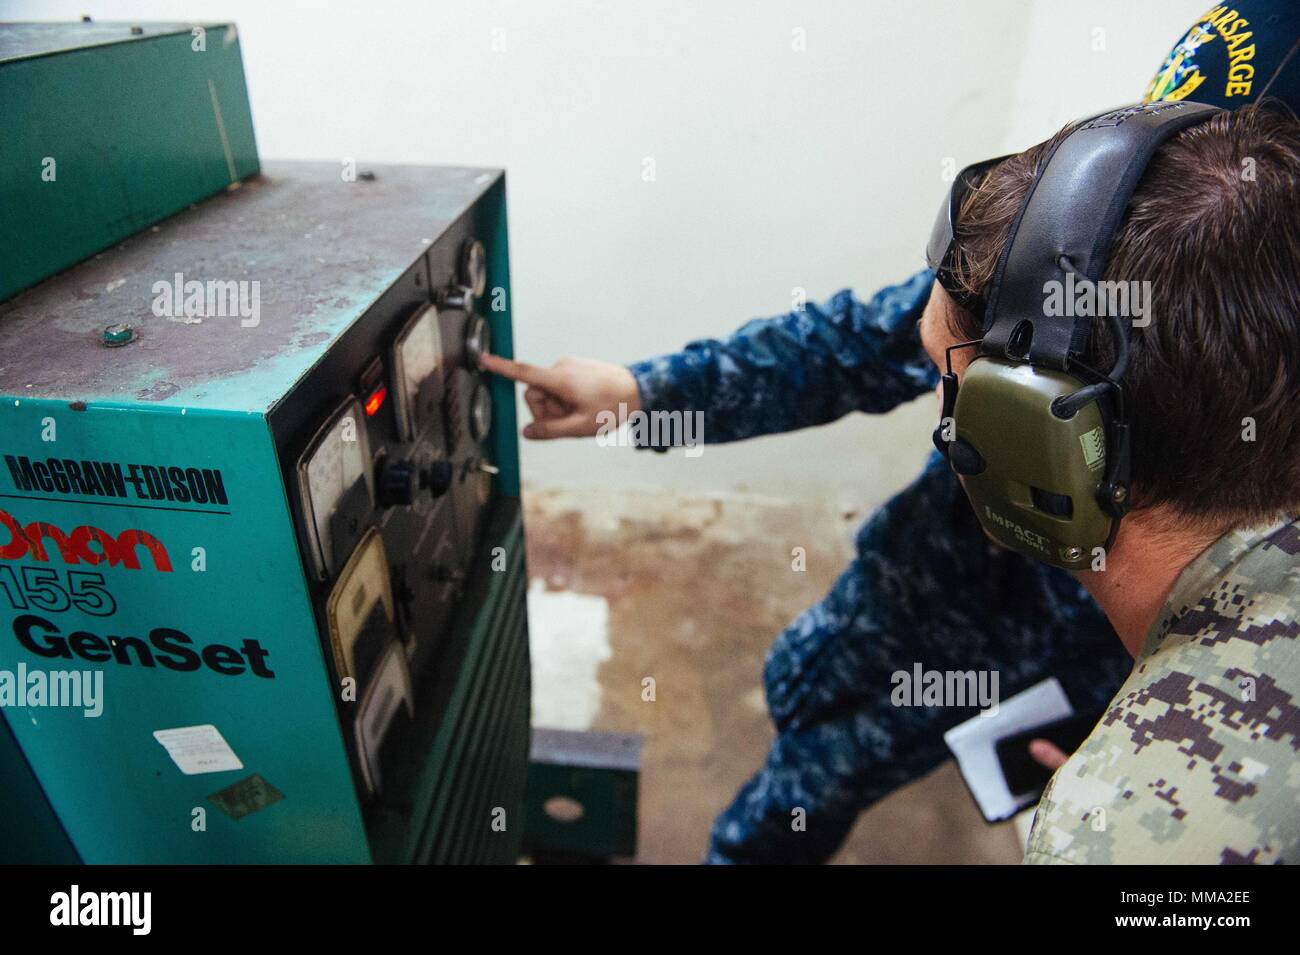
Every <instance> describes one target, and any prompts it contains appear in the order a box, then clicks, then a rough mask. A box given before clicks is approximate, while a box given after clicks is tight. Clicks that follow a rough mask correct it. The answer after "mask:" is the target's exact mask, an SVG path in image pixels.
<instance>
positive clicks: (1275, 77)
mask: <svg viewBox="0 0 1300 955" xmlns="http://www.w3.org/2000/svg"><path fill="white" fill-rule="evenodd" d="M1262 96H1274V97H1277V98H1278V99H1280V100H1282V101H1283V102H1285V103H1286V104H1287V105H1288V106H1290V107H1291V109H1292V110H1293V111H1294V112H1296V113H1300V3H1298V2H1297V0H1238V2H1237V3H1230V4H1220V5H1219V6H1215V7H1211V8H1210V9H1209V10H1208V11H1207V12H1206V13H1204V14H1202V15H1201V16H1200V17H1199V18H1198V19H1197V20H1196V22H1195V23H1193V24H1192V26H1191V29H1189V30H1188V31H1187V33H1186V34H1185V35H1184V36H1183V38H1182V39H1181V40H1179V41H1178V43H1177V44H1176V45H1175V46H1174V48H1173V49H1172V50H1171V51H1170V52H1169V55H1168V56H1167V57H1165V60H1164V62H1163V63H1162V64H1161V65H1160V68H1159V69H1158V70H1157V71H1156V75H1155V76H1154V77H1152V78H1151V82H1150V84H1148V86H1147V91H1146V95H1145V96H1144V97H1143V99H1144V100H1145V101H1147V102H1151V101H1154V100H1181V99H1187V100H1193V101H1195V102H1197V103H1210V104H1212V105H1214V106H1222V107H1224V108H1226V109H1233V108H1235V107H1237V106H1243V105H1245V104H1246V103H1251V102H1254V101H1255V100H1257V99H1259V98H1260V97H1262Z"/></svg>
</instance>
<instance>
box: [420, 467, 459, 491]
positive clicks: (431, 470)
mask: <svg viewBox="0 0 1300 955" xmlns="http://www.w3.org/2000/svg"><path fill="white" fill-rule="evenodd" d="M453 477H454V472H453V470H452V466H451V462H450V461H447V460H445V459H443V458H439V459H438V460H437V461H430V462H429V466H428V467H426V468H425V469H424V470H423V471H421V472H420V487H421V488H423V489H424V490H426V491H428V492H429V494H430V495H432V496H433V497H442V495H444V494H446V493H447V491H448V490H450V489H451V482H452V478H453Z"/></svg>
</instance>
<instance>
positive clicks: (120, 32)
mask: <svg viewBox="0 0 1300 955" xmlns="http://www.w3.org/2000/svg"><path fill="white" fill-rule="evenodd" d="M195 27H202V28H203V29H204V30H217V29H225V30H230V31H232V33H233V31H234V29H235V25H234V24H233V23H225V22H209V21H206V20H204V21H196V22H194V23H134V22H126V21H122V22H108V21H104V22H99V21H91V20H83V21H81V22H80V23H0V64H4V63H5V62H8V61H9V60H25V59H29V58H31V57H34V56H50V55H51V54H54V53H69V52H71V51H73V50H81V49H85V48H86V47H88V46H105V45H107V44H109V43H129V42H131V41H134V40H147V39H149V38H150V37H158V36H171V35H172V34H175V33H191V32H193V30H194V28H195Z"/></svg>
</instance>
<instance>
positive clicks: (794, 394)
mask: <svg viewBox="0 0 1300 955" xmlns="http://www.w3.org/2000/svg"><path fill="white" fill-rule="evenodd" d="M931 281H932V278H931V274H930V272H928V271H923V272H920V273H918V274H916V275H914V276H913V277H912V278H911V279H909V280H908V281H907V282H904V283H903V284H901V285H897V286H893V287H889V288H885V289H882V290H881V291H880V292H878V293H877V294H876V295H875V296H874V297H873V298H872V299H871V300H870V301H868V302H861V301H859V300H857V299H856V298H854V297H853V295H852V293H851V292H849V291H842V292H840V293H839V294H837V295H835V296H834V297H833V298H831V299H830V301H829V302H827V303H826V304H825V305H822V306H816V305H809V306H807V307H806V308H805V309H803V310H802V311H797V312H793V313H791V314H788V315H784V316H781V317H779V318H773V319H767V320H758V321H753V322H750V323H748V324H746V325H745V326H744V327H742V328H741V329H740V330H739V331H738V332H736V333H735V334H734V335H732V336H731V337H730V338H728V339H726V340H725V341H715V340H705V341H697V342H692V343H690V344H689V345H687V346H686V348H685V349H684V350H683V351H682V352H680V353H678V354H675V355H668V356H664V357H662V358H655V359H651V360H649V361H645V362H641V363H638V364H636V365H633V366H631V370H632V373H633V374H634V375H635V376H636V379H637V383H638V385H639V387H640V391H641V400H642V405H643V407H644V408H645V410H647V411H668V412H671V411H682V412H686V411H701V412H703V414H704V438H705V440H706V441H708V442H710V443H717V442H723V441H735V440H740V439H742V438H749V437H755V436H758V435H764V434H774V433H778V432H785V431H794V430H796V429H799V428H805V427H809V426H812V425H819V424H825V423H827V422H830V421H834V420H836V419H837V418H840V417H842V416H843V415H845V414H847V413H849V412H851V411H866V412H874V413H882V412H886V411H889V410H890V409H891V408H894V407H895V406H897V405H899V404H901V403H903V402H905V401H910V400H912V399H914V398H916V397H917V396H919V395H922V394H926V393H929V392H932V390H933V389H934V387H935V384H936V381H937V372H936V370H935V368H934V366H933V364H932V363H931V362H930V360H929V358H928V357H927V356H926V354H925V352H924V350H923V349H922V348H921V340H920V332H919V329H918V324H917V323H918V320H919V319H920V316H921V312H922V310H923V309H924V307H925V302H926V298H927V297H928V295H929V291H930V284H931ZM856 549H857V555H856V557H855V558H854V560H853V562H852V563H851V564H850V565H849V567H848V568H847V569H846V570H845V571H844V573H843V574H842V575H841V576H840V578H839V580H837V581H836V583H835V585H834V587H832V589H831V591H830V593H828V594H827V595H826V597H825V598H824V599H823V600H822V601H821V602H820V603H818V604H816V605H815V606H813V607H811V608H809V609H808V610H807V611H805V612H804V613H803V614H801V615H800V616H799V617H798V619H796V620H795V621H794V623H792V624H791V625H790V627H789V628H787V629H786V631H785V632H784V633H782V634H781V635H780V637H778V638H777V641H776V643H775V644H774V645H773V647H772V649H771V651H770V652H769V654H768V657H767V662H766V665H765V668H764V674H763V676H764V684H765V688H766V692H767V702H768V708H769V710H770V712H771V715H772V720H773V722H774V723H775V726H776V733H777V736H776V740H775V742H774V743H773V744H772V748H771V750H770V752H769V754H768V757H767V761H766V763H765V765H764V766H763V767H762V769H760V770H759V771H758V773H756V774H755V775H754V777H753V778H752V779H751V780H750V781H749V782H748V783H746V784H745V786H744V787H743V788H742V789H741V791H740V792H739V793H738V794H737V796H736V798H735V800H734V802H733V803H732V804H731V806H730V807H728V808H727V809H726V810H725V811H724V812H723V813H722V814H721V815H720V816H719V817H718V820H717V822H716V823H715V825H714V829H713V836H712V840H711V844H710V847H709V853H708V859H709V861H712V862H822V861H825V860H826V859H828V858H829V857H830V856H831V855H832V854H833V853H834V852H835V850H836V849H837V848H838V846H839V844H840V843H841V842H842V841H843V839H844V836H845V835H846V834H847V832H848V830H849V828H850V827H851V826H852V824H853V822H854V820H855V818H856V817H857V814H858V813H859V812H860V811H861V810H862V809H864V808H865V807H867V806H869V805H871V804H872V803H873V802H875V801H876V800H877V799H879V798H881V797H882V796H884V795H886V794H888V793H889V792H891V791H892V790H894V789H896V788H898V787H899V786H902V785H904V784H905V783H907V782H910V781H911V780H913V779H916V778H917V777H918V776H920V775H922V774H923V773H925V772H927V771H928V770H930V769H932V768H933V767H935V766H936V765H938V764H939V763H940V762H942V761H943V760H944V759H946V758H947V755H948V754H947V750H946V749H945V747H944V743H943V738H942V735H943V731H944V730H946V729H947V728H949V727H950V726H953V725H955V724H956V723H958V722H961V721H962V720H964V719H967V718H969V717H970V716H971V715H972V713H973V712H974V711H973V710H970V709H962V708H955V707H947V708H940V707H928V708H927V707H916V708H905V707H896V706H893V705H892V704H891V702H890V691H891V689H892V688H893V684H892V681H891V675H892V674H893V673H894V672H895V671H898V670H907V671H910V670H911V669H912V667H913V665H914V664H916V663H920V664H921V665H922V666H923V667H924V668H925V669H926V670H931V669H934V670H963V671H965V670H972V669H973V670H989V671H996V672H997V673H998V674H999V683H1000V685H999V691H1000V695H1001V696H1002V697H1003V698H1004V699H1005V698H1006V697H1009V696H1011V695H1013V694H1015V693H1018V692H1020V691H1021V690H1023V689H1026V688H1028V687H1029V686H1030V685H1032V684H1034V683H1037V682H1038V681H1039V680H1042V679H1044V678H1045V677H1047V676H1049V675H1055V676H1056V677H1057V678H1058V679H1059V680H1060V681H1061V683H1062V685H1063V686H1064V687H1065V690H1066V692H1067V694H1068V695H1069V696H1070V698H1071V700H1072V701H1073V702H1074V704H1075V706H1076V708H1077V709H1080V710H1086V709H1096V710H1100V709H1101V708H1102V707H1103V706H1104V704H1105V703H1106V701H1108V700H1109V699H1110V698H1111V697H1112V696H1113V695H1114V693H1115V691H1116V689H1117V688H1118V687H1119V685H1120V683H1121V682H1122V680H1123V679H1124V677H1125V676H1126V675H1127V673H1128V671H1129V669H1130V668H1131V666H1132V661H1131V660H1130V659H1129V657H1128V655H1127V654H1126V653H1125V651H1124V649H1123V647H1122V646H1121V644H1120V642H1119V639H1118V638H1117V637H1116V636H1115V634H1114V632H1113V631H1112V630H1111V628H1110V626H1109V624H1108V623H1107V622H1106V620H1105V618H1104V616H1103V615H1102V614H1101V612H1100V610H1099V609H1098V608H1097V606H1096V604H1095V603H1094V602H1093V601H1092V599H1091V597H1089V596H1088V595H1087V593H1086V592H1085V591H1084V590H1083V588H1082V587H1080V586H1079V584H1078V583H1077V582H1076V581H1075V580H1074V579H1073V578H1072V577H1070V576H1069V575H1068V574H1067V573H1066V572H1064V571H1061V570H1056V569H1054V568H1051V567H1048V566H1046V565H1043V564H1039V563H1036V562H1034V561H1031V560H1029V559H1027V558H1024V557H1021V556H1019V555H1017V554H1014V553H1010V552H1007V551H1002V550H999V549H997V548H995V547H993V545H991V544H990V543H989V542H988V540H987V539H986V538H985V537H984V534H983V532H982V531H981V530H980V529H979V526H978V524H977V522H976V520H975V516H974V514H973V513H972V511H971V509H970V505H969V504H968V503H967V500H966V497H965V495H964V494H963V493H962V491H961V488H960V486H959V485H958V484H957V481H956V479H955V478H954V476H953V475H952V472H951V471H950V470H949V468H948V466H947V463H946V462H945V461H944V460H943V459H942V458H940V457H939V456H938V455H937V454H935V455H933V456H932V457H931V459H930V460H929V462H928V463H927V466H926V468H925V470H924V471H923V472H922V474H921V475H920V476H919V477H918V478H917V479H916V481H915V482H913V483H912V485H911V486H910V487H908V488H907V489H906V490H904V491H903V492H901V493H900V494H898V495H897V496H896V497H894V498H893V499H892V500H890V501H889V502H887V503H886V504H885V505H884V506H883V507H881V508H880V509H879V510H878V511H877V512H876V513H875V514H873V515H872V516H871V517H870V518H869V519H868V520H867V522H866V523H865V524H864V525H863V526H862V528H861V530H859V532H858V535H857V541H856Z"/></svg>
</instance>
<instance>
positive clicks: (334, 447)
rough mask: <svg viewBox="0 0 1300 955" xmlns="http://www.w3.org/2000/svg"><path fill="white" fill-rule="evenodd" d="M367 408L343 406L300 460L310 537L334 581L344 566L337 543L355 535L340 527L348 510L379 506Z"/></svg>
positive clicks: (316, 557) (352, 403)
mask: <svg viewBox="0 0 1300 955" xmlns="http://www.w3.org/2000/svg"><path fill="white" fill-rule="evenodd" d="M365 421H366V419H365V416H364V415H363V414H362V411H361V404H360V402H358V401H357V400H356V399H355V398H350V399H348V400H347V401H345V402H343V404H342V405H340V406H339V408H338V410H337V411H336V412H335V413H334V414H333V415H331V416H330V418H329V420H328V421H327V422H326V423H325V425H324V426H323V427H322V428H321V429H320V430H319V431H318V432H317V433H316V436H315V437H313V438H312V441H311V444H309V445H308V446H307V450H306V451H304V452H303V454H302V457H300V458H299V459H298V496H299V502H300V505H301V511H302V513H301V517H302V520H303V524H304V528H303V530H304V536H305V537H306V539H307V542H308V544H309V551H310V553H311V557H312V562H313V564H314V565H315V568H316V574H317V576H318V577H319V578H322V579H323V578H325V577H328V576H329V574H330V573H331V572H333V571H334V570H335V568H336V567H337V566H338V564H339V563H341V562H342V559H343V556H344V555H342V554H336V553H335V550H336V549H337V548H336V546H335V544H336V539H337V538H338V537H339V536H344V537H346V536H348V534H350V533H351V532H352V531H351V530H349V529H348V528H340V527H339V521H340V520H343V519H344V517H345V515H344V513H343V511H344V508H345V507H346V506H347V505H349V504H351V502H352V501H354V500H356V499H358V498H360V499H361V501H362V506H363V507H364V508H365V510H366V511H367V512H369V511H370V510H372V509H373V508H374V501H375V488H374V475H373V474H372V473H371V461H370V441H369V439H368V437H367V436H366V425H365Z"/></svg>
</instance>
